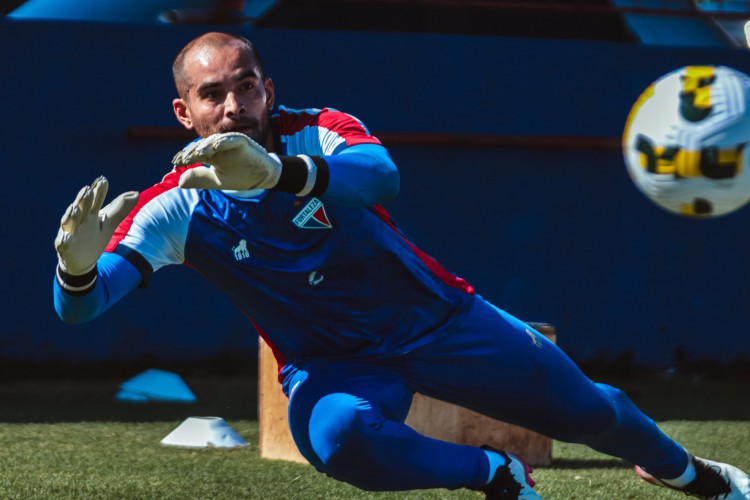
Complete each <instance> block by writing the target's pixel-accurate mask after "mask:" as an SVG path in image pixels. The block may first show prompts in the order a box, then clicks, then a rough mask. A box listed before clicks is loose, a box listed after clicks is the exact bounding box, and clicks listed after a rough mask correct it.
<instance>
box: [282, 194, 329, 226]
mask: <svg viewBox="0 0 750 500" xmlns="http://www.w3.org/2000/svg"><path fill="white" fill-rule="evenodd" d="M292 222H294V225H295V226H297V227H300V228H302V229H331V228H332V227H333V226H332V225H331V221H330V220H329V219H328V214H327V213H326V209H325V207H324V206H323V202H322V201H320V200H319V199H317V198H313V199H311V200H310V201H309V202H307V205H305V206H304V207H303V208H302V210H300V211H299V213H298V214H297V215H295V216H294V219H292Z"/></svg>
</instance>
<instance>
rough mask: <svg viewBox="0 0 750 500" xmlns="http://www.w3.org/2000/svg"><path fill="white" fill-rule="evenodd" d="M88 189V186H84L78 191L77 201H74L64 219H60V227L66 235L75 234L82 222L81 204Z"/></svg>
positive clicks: (66, 211)
mask: <svg viewBox="0 0 750 500" xmlns="http://www.w3.org/2000/svg"><path fill="white" fill-rule="evenodd" d="M87 189H88V186H84V187H82V188H81V190H80V191H78V195H77V196H76V199H75V200H73V203H72V204H71V205H70V206H69V207H68V208H67V210H65V213H64V214H63V216H62V219H60V227H61V228H62V230H63V231H65V232H66V233H74V232H75V230H76V228H77V227H78V224H79V223H80V222H81V215H82V211H81V204H82V203H83V197H84V195H85V194H86V190H87Z"/></svg>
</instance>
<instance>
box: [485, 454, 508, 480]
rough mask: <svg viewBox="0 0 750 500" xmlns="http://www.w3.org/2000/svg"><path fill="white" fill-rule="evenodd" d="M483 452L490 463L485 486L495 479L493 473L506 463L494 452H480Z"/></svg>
mask: <svg viewBox="0 0 750 500" xmlns="http://www.w3.org/2000/svg"><path fill="white" fill-rule="evenodd" d="M482 451H484V454H485V455H487V460H489V462H490V475H489V477H487V484H489V483H490V481H492V478H494V477H495V471H497V468H498V467H501V466H503V465H505V464H506V463H507V462H506V460H505V458H503V456H502V455H501V454H499V453H497V452H495V451H490V450H482Z"/></svg>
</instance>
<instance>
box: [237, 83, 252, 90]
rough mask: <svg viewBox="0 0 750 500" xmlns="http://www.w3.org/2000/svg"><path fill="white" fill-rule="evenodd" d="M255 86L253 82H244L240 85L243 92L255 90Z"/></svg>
mask: <svg viewBox="0 0 750 500" xmlns="http://www.w3.org/2000/svg"><path fill="white" fill-rule="evenodd" d="M254 88H255V85H253V84H252V83H243V84H242V85H240V90H242V91H243V92H248V91H250V90H253V89H254Z"/></svg>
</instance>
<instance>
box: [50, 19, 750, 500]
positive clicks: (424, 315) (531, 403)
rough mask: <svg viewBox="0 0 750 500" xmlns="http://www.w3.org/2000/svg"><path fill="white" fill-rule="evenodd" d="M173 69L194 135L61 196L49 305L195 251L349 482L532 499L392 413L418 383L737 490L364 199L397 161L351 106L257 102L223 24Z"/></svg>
mask: <svg viewBox="0 0 750 500" xmlns="http://www.w3.org/2000/svg"><path fill="white" fill-rule="evenodd" d="M173 73H174V79H175V84H176V87H177V93H178V98H176V99H174V101H173V109H174V112H175V115H176V117H177V120H178V121H179V122H180V123H181V124H182V125H183V126H185V127H186V128H188V129H192V130H195V131H196V132H197V133H198V135H199V136H200V137H201V139H200V140H197V141H195V142H193V143H191V144H190V145H188V146H187V147H186V148H185V149H183V150H182V151H181V152H179V153H178V154H177V155H176V156H175V159H174V168H173V169H172V170H171V172H169V173H168V174H167V175H166V176H164V177H163V179H162V180H161V181H160V182H159V183H157V184H156V185H154V186H152V187H150V188H148V189H146V190H145V191H143V192H141V193H136V192H128V193H124V194H121V195H120V196H117V197H116V198H115V199H114V201H112V202H111V203H109V204H108V205H104V200H105V197H106V194H107V188H108V185H107V181H106V180H105V179H104V178H99V179H97V180H95V181H94V182H93V184H92V185H90V186H87V187H84V188H83V189H82V190H81V191H80V192H79V193H78V196H77V197H76V198H75V201H74V202H73V204H72V205H71V206H70V207H69V208H68V209H67V211H65V213H64V215H63V217H62V220H61V224H60V230H59V232H58V236H57V238H56V240H55V247H56V249H57V252H58V256H59V263H58V266H57V271H56V278H55V280H54V285H53V286H54V302H55V307H56V310H57V312H58V314H59V315H60V317H61V318H62V319H63V320H64V321H66V322H69V323H78V322H84V321H89V320H91V319H93V318H95V317H97V316H98V315H99V314H101V313H103V312H104V311H105V310H106V309H107V308H109V307H110V306H112V305H113V304H114V303H115V302H117V301H118V300H119V299H120V298H121V297H123V296H124V295H125V294H127V293H129V292H131V291H132V290H135V289H136V288H138V287H139V286H142V285H146V284H147V283H148V282H149V280H150V279H151V277H152V274H153V273H154V272H155V271H158V270H159V269H161V268H162V267H164V266H167V265H172V264H184V265H188V266H190V267H192V268H194V269H195V270H196V271H198V272H199V273H200V274H201V275H203V276H204V277H206V278H207V279H208V280H209V281H211V282H213V283H214V284H215V285H216V286H218V287H219V288H220V289H221V290H222V291H223V292H224V293H225V294H226V295H227V296H228V297H229V298H230V299H231V300H233V301H234V302H235V303H236V304H237V306H238V307H239V308H240V309H241V310H242V311H243V312H244V313H245V314H246V315H247V316H248V317H250V318H252V322H253V325H254V326H255V328H256V330H257V331H258V333H259V334H260V335H261V336H262V337H263V338H264V339H265V340H266V341H267V342H268V344H269V345H270V346H271V348H272V350H273V352H274V354H275V356H276V359H277V361H278V364H279V379H280V381H281V384H282V388H283V391H284V392H285V393H286V395H287V396H288V397H289V425H290V427H291V432H292V436H293V437H294V441H295V443H296V445H297V446H298V448H299V450H300V452H301V453H302V455H304V456H305V458H307V460H309V462H310V463H311V464H313V465H314V466H315V467H316V468H317V469H318V470H320V471H321V472H324V473H326V474H328V475H330V476H331V477H333V478H336V479H339V480H341V481H346V482H348V483H351V484H353V485H355V486H358V487H360V488H362V489H366V490H409V489H421V488H449V489H456V488H470V489H474V490H481V491H484V492H485V494H486V496H487V498H495V499H501V498H502V499H506V498H524V499H535V498H539V496H538V495H537V494H536V493H535V492H534V489H533V486H534V482H533V480H532V479H531V477H530V475H529V472H530V469H529V468H528V466H527V465H526V464H525V462H524V461H523V459H522V458H521V457H518V456H516V455H513V454H511V453H506V452H504V451H502V450H492V449H489V448H477V447H472V446H463V445H457V444H452V443H447V442H443V441H438V440H435V439H430V438H427V437H425V436H422V435H420V434H418V433H416V432H415V431H414V430H412V429H411V428H409V427H408V426H406V425H405V424H404V419H405V418H406V415H407V412H408V410H409V405H410V404H411V398H412V394H413V392H414V391H419V392H421V393H423V394H426V395H428V396H431V397H433V398H436V399H440V400H444V401H448V402H451V403H454V404H458V405H461V406H464V407H467V408H471V409H473V410H476V411H479V412H481V413H483V414H485V415H488V416H490V417H493V418H496V419H499V420H503V421H505V422H509V423H513V424H517V425H521V426H523V427H526V428H529V429H532V430H534V431H537V432H540V433H543V434H545V435H547V436H550V437H552V438H554V439H558V440H562V441H568V442H576V443H583V444H586V445H588V446H590V447H592V448H594V449H596V450H599V451H601V452H603V453H607V454H609V455H613V456H616V457H620V458H622V459H624V460H627V461H629V462H631V463H633V464H635V465H637V466H638V467H637V468H636V470H637V472H638V474H639V475H640V476H641V477H643V478H644V479H646V480H648V481H650V482H652V483H655V484H659V485H662V486H666V487H669V488H673V489H676V490H680V491H684V492H686V493H690V494H693V495H697V496H700V497H703V498H719V497H721V498H725V496H723V495H726V498H731V499H740V498H741V499H748V498H750V484H748V476H747V475H746V474H745V473H744V472H742V471H740V470H739V469H737V468H735V467H732V466H730V465H726V464H721V463H717V462H712V461H709V460H705V459H700V458H696V457H694V456H693V455H691V454H690V453H689V452H687V451H686V450H685V449H683V448H682V447H681V446H680V445H679V444H678V443H676V442H675V441H673V440H672V439H670V438H669V437H668V436H666V435H665V434H663V433H662V432H661V431H660V430H659V429H658V428H657V426H656V425H655V424H654V422H653V421H652V420H651V419H649V418H648V417H646V416H645V415H644V414H643V413H641V412H640V411H639V410H638V409H637V408H636V407H635V406H634V405H633V404H632V403H631V402H630V401H629V400H628V398H627V397H626V396H625V395H624V394H623V393H622V392H621V391H619V390H617V389H615V388H613V387H609V386H606V385H603V384H597V383H594V382H592V381H591V380H589V379H588V378H587V377H586V376H584V374H583V373H582V372H581V371H580V370H579V368H578V367H576V365H575V364H574V363H573V362H572V361H571V360H570V359H569V358H568V357H567V356H566V355H565V354H563V352H562V351H561V350H560V349H559V348H558V347H556V346H555V345H554V344H553V343H551V342H549V341H547V340H546V339H545V338H544V337H543V336H541V335H539V334H538V333H537V332H535V331H534V330H533V329H532V328H530V327H529V326H528V325H526V324H524V323H523V322H521V321H519V320H518V319H516V318H514V317H513V316H511V315H510V314H508V313H506V312H505V311H502V310H501V309H498V308H497V307H495V306H494V305H492V304H490V303H488V302H487V301H485V300H484V299H483V298H482V297H480V296H479V295H478V294H476V293H475V291H474V289H473V288H472V287H471V286H470V285H469V284H468V283H467V282H466V281H464V280H463V279H461V278H458V277H456V276H454V275H453V274H451V273H450V272H448V271H447V270H446V269H444V268H443V267H441V266H440V264H438V263H437V262H436V261H435V260H433V259H432V258H431V257H430V256H429V255H427V254H426V253H424V252H423V251H422V250H420V249H419V248H417V247H416V246H415V245H414V244H413V243H412V242H411V241H410V240H409V239H408V238H407V237H406V236H405V235H404V234H403V233H402V232H401V231H400V229H399V228H398V226H397V225H396V224H395V223H394V221H393V220H392V219H391V218H390V217H389V215H388V213H387V212H386V211H385V210H384V209H383V207H382V206H381V205H380V204H381V203H383V202H385V201H388V200H390V199H392V198H393V197H394V196H396V194H397V192H398V189H399V176H398V171H397V169H396V166H395V165H394V164H393V162H392V161H391V159H390V156H389V154H388V152H387V151H386V149H385V148H384V147H383V146H382V145H381V144H380V142H379V141H378V139H377V138H375V137H373V136H372V135H370V133H369V132H368V130H367V128H366V127H365V126H364V125H363V124H362V123H361V122H360V121H359V120H357V119H356V118H354V117H352V116H350V115H347V114H345V113H342V112H340V111H336V110H333V109H306V110H291V109H286V108H283V107H280V108H278V111H277V112H275V113H274V114H272V113H271V111H272V109H273V108H274V102H275V88H274V85H273V81H272V80H271V79H270V78H269V77H268V76H267V75H266V74H265V73H264V69H263V65H262V63H261V59H260V56H259V55H258V53H257V51H256V50H255V48H254V46H253V45H252V44H251V43H250V42H249V41H247V40H246V39H244V38H241V37H237V36H234V35H230V34H225V33H208V34H205V35H202V36H200V37H198V38H196V39H195V40H193V41H191V42H190V43H189V44H188V45H186V46H185V48H183V49H182V51H181V52H180V53H179V54H178V55H177V57H176V59H175V61H174V65H173Z"/></svg>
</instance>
